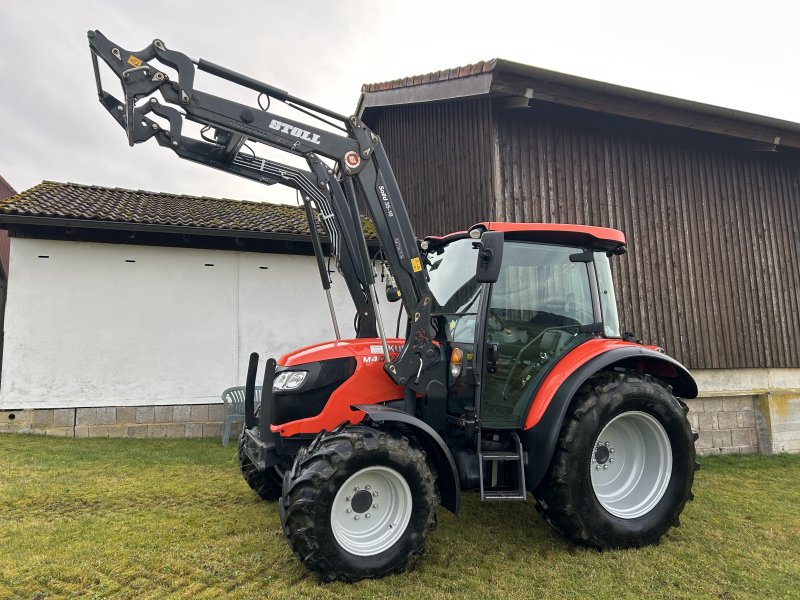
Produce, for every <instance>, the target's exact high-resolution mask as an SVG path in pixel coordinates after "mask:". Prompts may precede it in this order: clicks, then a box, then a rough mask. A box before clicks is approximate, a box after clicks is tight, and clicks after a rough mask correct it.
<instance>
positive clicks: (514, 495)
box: [483, 489, 525, 502]
mask: <svg viewBox="0 0 800 600" xmlns="http://www.w3.org/2000/svg"><path fill="white" fill-rule="evenodd" d="M483 499H484V500H485V501H488V502H498V501H500V500H525V494H523V493H522V490H492V489H489V490H484V491H483Z"/></svg>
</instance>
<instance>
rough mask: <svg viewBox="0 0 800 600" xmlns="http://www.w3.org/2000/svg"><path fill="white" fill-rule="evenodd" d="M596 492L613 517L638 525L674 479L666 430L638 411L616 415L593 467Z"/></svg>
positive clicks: (595, 453)
mask: <svg viewBox="0 0 800 600" xmlns="http://www.w3.org/2000/svg"><path fill="white" fill-rule="evenodd" d="M589 468H590V469H591V474H592V489H593V490H594V494H595V496H596V497H597V500H598V501H599V502H600V504H601V505H602V506H603V508H604V509H606V510H607V511H608V512H610V513H611V514H612V515H614V516H616V517H619V518H621V519H635V518H637V517H641V516H642V515H645V514H647V513H648V512H650V511H651V510H652V509H653V508H654V507H655V506H656V504H658V502H659V501H660V500H661V498H662V497H663V496H664V493H665V492H666V491H667V486H668V485H669V480H670V476H671V474H672V446H670V443H669V437H668V436H667V432H666V431H665V430H664V427H663V426H662V425H661V423H659V422H658V421H657V420H656V419H655V418H654V417H653V416H651V415H649V414H647V413H644V412H639V411H631V412H626V413H622V414H621V415H617V416H616V417H614V418H613V419H611V421H609V423H608V424H607V425H606V426H605V427H604V428H603V430H602V431H601V432H600V435H598V436H597V439H596V440H595V443H594V447H593V448H592V458H591V461H590V464H589Z"/></svg>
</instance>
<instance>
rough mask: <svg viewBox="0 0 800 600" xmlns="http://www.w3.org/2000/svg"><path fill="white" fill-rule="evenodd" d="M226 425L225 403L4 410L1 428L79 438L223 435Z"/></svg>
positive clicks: (8, 430)
mask: <svg viewBox="0 0 800 600" xmlns="http://www.w3.org/2000/svg"><path fill="white" fill-rule="evenodd" d="M222 425H223V416H222V404H194V405H175V406H110V407H104V408H56V409H28V410H3V411H0V432H9V433H36V434H44V435H57V436H65V437H78V438H81V437H134V438H147V437H170V438H193V437H219V438H221V437H222ZM231 437H232V438H234V439H235V437H236V434H232V435H231Z"/></svg>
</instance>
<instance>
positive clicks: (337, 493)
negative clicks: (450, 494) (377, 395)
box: [279, 426, 439, 582]
mask: <svg viewBox="0 0 800 600" xmlns="http://www.w3.org/2000/svg"><path fill="white" fill-rule="evenodd" d="M438 504H439V495H438V492H437V489H436V471H435V469H434V468H433V466H432V465H430V464H429V463H428V461H427V459H426V456H425V452H424V451H423V450H421V449H420V448H418V447H416V445H415V444H413V443H412V442H411V441H410V440H409V439H408V438H407V437H405V436H402V435H400V434H399V433H393V432H388V431H381V430H377V429H374V428H371V427H365V426H353V427H346V428H339V429H337V430H335V431H333V432H330V433H327V432H323V433H321V434H320V435H319V436H317V438H316V439H315V440H314V441H313V442H312V443H311V445H310V446H309V447H307V448H303V449H301V450H300V452H299V453H298V455H297V457H296V458H295V463H294V466H293V467H292V468H291V469H290V470H288V471H287V472H286V475H285V476H284V479H283V495H282V497H281V500H280V502H279V513H280V518H281V524H282V525H283V529H284V533H285V535H286V540H287V542H288V543H289V547H290V548H291V549H292V552H294V555H295V556H296V557H297V558H298V559H300V561H301V562H302V563H303V564H304V565H305V566H306V567H308V568H309V569H311V570H312V571H315V572H317V573H318V574H319V575H320V576H321V577H322V579H323V580H324V581H333V580H337V579H338V580H342V581H347V582H353V581H358V580H359V579H367V578H376V577H383V576H385V575H389V574H391V573H400V572H402V571H403V570H405V568H406V565H407V564H408V561H409V559H410V558H411V557H412V556H413V555H415V554H422V552H423V551H424V549H425V539H426V537H427V536H428V533H429V531H431V530H432V529H434V528H435V525H436V506H437V505H438Z"/></svg>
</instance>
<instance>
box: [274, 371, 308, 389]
mask: <svg viewBox="0 0 800 600" xmlns="http://www.w3.org/2000/svg"><path fill="white" fill-rule="evenodd" d="M307 374H308V371H283V372H282V373H278V374H277V375H276V376H275V381H273V382H272V389H273V390H294V389H297V388H299V387H300V386H301V385H302V383H303V382H304V381H305V379H306V375H307Z"/></svg>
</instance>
